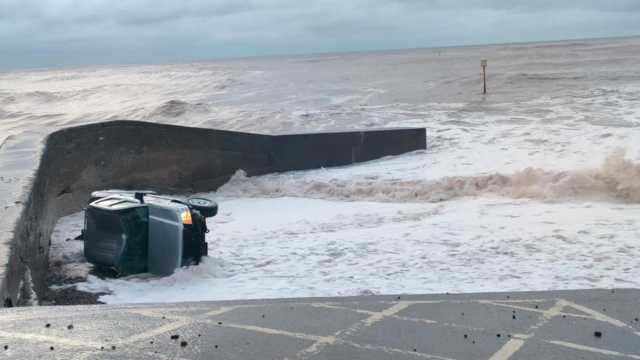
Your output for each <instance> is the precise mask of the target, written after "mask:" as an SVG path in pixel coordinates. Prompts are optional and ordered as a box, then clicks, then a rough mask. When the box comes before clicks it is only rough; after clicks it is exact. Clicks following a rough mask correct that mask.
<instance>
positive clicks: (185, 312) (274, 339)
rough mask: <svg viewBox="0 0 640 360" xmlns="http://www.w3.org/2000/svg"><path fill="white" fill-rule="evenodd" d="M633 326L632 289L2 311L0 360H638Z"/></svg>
mask: <svg viewBox="0 0 640 360" xmlns="http://www.w3.org/2000/svg"><path fill="white" fill-rule="evenodd" d="M638 317H640V291H639V290H585V291H551V292H527V293H492V294H457V295H446V294H445V295H408V296H401V297H397V296H366V297H350V298H322V299H283V300H254V301H231V302H194V303H177V304H143V305H120V306H110V305H91V306H46V307H31V308H10V309H2V310H0V358H4V357H7V356H10V357H13V358H20V359H31V358H64V359H123V358H136V359H147V358H149V359H158V358H160V359H162V358H171V359H174V358H186V359H314V360H315V359H421V358H422V359H456V360H463V359H474V360H475V359H492V360H507V359H510V360H516V359H625V358H627V359H629V358H630V359H640V322H639V321H638ZM172 336H173V337H176V336H177V338H176V339H172ZM5 346H6V350H3V347H5Z"/></svg>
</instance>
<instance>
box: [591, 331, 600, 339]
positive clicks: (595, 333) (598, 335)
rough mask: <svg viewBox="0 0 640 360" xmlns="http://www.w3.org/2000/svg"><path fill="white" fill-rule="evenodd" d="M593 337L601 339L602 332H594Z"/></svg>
mask: <svg viewBox="0 0 640 360" xmlns="http://www.w3.org/2000/svg"><path fill="white" fill-rule="evenodd" d="M593 336H595V337H598V338H599V337H602V332H601V331H596V332H594V333H593Z"/></svg>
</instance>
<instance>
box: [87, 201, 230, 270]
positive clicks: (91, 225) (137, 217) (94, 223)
mask: <svg viewBox="0 0 640 360" xmlns="http://www.w3.org/2000/svg"><path fill="white" fill-rule="evenodd" d="M217 213H218V204H217V203H216V202H215V201H213V200H210V199H207V198H203V197H191V198H187V199H186V200H182V199H179V198H171V197H166V196H159V195H157V194H156V193H155V192H153V191H137V190H133V191H124V190H107V191H96V192H93V193H92V194H91V199H90V200H89V205H88V206H87V207H86V208H85V217H84V227H83V230H82V234H81V235H80V236H79V237H78V239H82V240H83V241H84V257H85V258H86V259H87V261H88V262H89V263H91V264H93V265H95V266H96V267H98V268H103V269H112V270H114V271H115V272H116V273H117V275H118V276H127V275H133V274H139V273H147V272H149V273H152V274H155V275H161V276H165V275H170V274H172V273H173V272H174V271H175V270H176V269H178V268H180V267H183V266H187V265H194V264H199V263H200V261H201V259H202V257H203V256H207V253H208V247H207V241H206V239H205V235H206V233H208V232H209V230H208V229H207V222H206V219H207V218H211V217H214V216H215V215H216V214H217Z"/></svg>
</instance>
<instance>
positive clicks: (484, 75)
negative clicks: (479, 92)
mask: <svg viewBox="0 0 640 360" xmlns="http://www.w3.org/2000/svg"><path fill="white" fill-rule="evenodd" d="M480 66H482V79H483V82H484V93H485V94H486V93H487V60H480Z"/></svg>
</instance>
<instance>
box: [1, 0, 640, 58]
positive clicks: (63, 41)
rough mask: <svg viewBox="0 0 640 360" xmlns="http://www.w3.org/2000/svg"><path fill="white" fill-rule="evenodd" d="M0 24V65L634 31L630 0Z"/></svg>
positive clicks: (41, 5) (639, 16)
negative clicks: (22, 59) (27, 58)
mask: <svg viewBox="0 0 640 360" xmlns="http://www.w3.org/2000/svg"><path fill="white" fill-rule="evenodd" d="M0 34H1V36H0V53H2V54H8V53H10V55H9V56H0V67H7V66H11V67H15V66H23V65H22V64H23V63H24V64H26V63H27V62H26V60H25V61H20V59H21V57H22V58H25V59H26V57H29V64H31V63H33V62H36V63H38V62H39V63H41V65H42V66H47V65H80V64H84V63H95V62H101V61H102V62H131V61H151V60H155V61H173V60H191V59H202V58H211V57H232V56H246V55H275V54H281V53H290V52H324V51H345V50H349V49H353V50H364V49H384V48H397V47H424V46H443V45H463V44H477V43H496V42H513V41H532V40H556V39H562V38H572V37H600V36H627V35H640V1H638V0H610V1H602V0H597V1H596V0H484V1H482V0H163V1H157V0H92V1H87V0H2V1H0ZM109 49H111V50H109ZM47 53H50V54H51V56H50V57H49V58H48V57H47V55H46V54H47ZM33 54H39V55H38V58H39V60H34V59H33V56H34V55H33ZM97 54H103V55H97ZM105 54H106V55H105ZM65 59H66V60H65ZM100 59H103V60H100ZM29 66H32V65H29Z"/></svg>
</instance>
